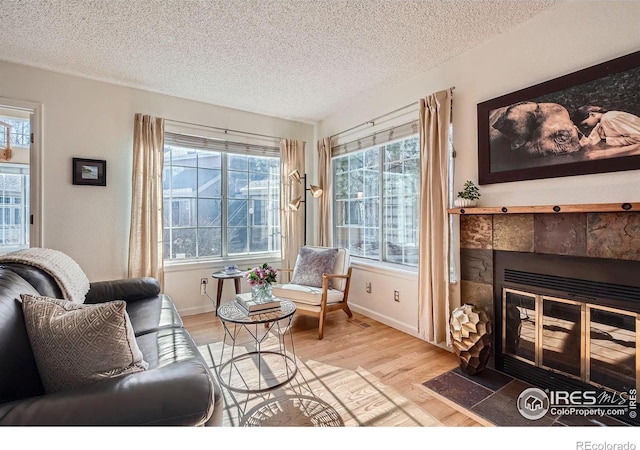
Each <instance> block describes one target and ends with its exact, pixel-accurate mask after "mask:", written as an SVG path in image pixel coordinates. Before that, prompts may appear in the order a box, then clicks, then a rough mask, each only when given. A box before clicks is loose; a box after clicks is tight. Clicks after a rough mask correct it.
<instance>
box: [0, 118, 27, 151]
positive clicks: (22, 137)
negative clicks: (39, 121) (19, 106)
mask: <svg viewBox="0 0 640 450" xmlns="http://www.w3.org/2000/svg"><path fill="white" fill-rule="evenodd" d="M0 122H4V123H6V124H8V125H10V126H11V128H10V131H9V143H10V144H11V145H10V147H11V148H29V147H30V146H31V122H30V120H29V119H21V118H16V117H8V116H1V115H0ZM3 130H4V128H3ZM6 147H7V136H6V134H4V133H0V148H6Z"/></svg>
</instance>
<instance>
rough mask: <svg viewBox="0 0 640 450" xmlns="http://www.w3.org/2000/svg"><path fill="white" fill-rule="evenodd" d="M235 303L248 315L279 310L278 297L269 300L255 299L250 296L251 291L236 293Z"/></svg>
mask: <svg viewBox="0 0 640 450" xmlns="http://www.w3.org/2000/svg"><path fill="white" fill-rule="evenodd" d="M236 303H237V304H238V306H240V309H242V310H243V311H244V312H246V313H247V315H249V316H252V315H254V314H264V313H268V312H273V311H279V310H280V299H278V298H275V297H273V299H272V300H270V301H266V302H265V301H257V300H253V299H252V298H251V292H248V293H246V294H238V295H236Z"/></svg>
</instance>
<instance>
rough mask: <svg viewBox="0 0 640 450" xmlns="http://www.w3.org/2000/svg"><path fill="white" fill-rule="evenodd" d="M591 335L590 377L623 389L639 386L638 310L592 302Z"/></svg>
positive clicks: (589, 350) (589, 354)
mask: <svg viewBox="0 0 640 450" xmlns="http://www.w3.org/2000/svg"><path fill="white" fill-rule="evenodd" d="M587 311H588V317H589V318H590V323H591V333H590V334H591V336H590V339H589V346H588V349H587V350H588V351H587V355H588V361H587V368H588V381H590V382H591V383H595V384H598V385H601V386H609V387H611V388H613V389H615V390H617V391H620V392H629V390H630V389H634V388H635V387H636V373H637V371H638V361H637V358H636V354H637V349H636V346H638V340H637V333H638V318H637V315H636V314H633V313H628V312H626V311H621V310H616V309H612V308H605V307H598V306H592V305H589V306H588V307H587Z"/></svg>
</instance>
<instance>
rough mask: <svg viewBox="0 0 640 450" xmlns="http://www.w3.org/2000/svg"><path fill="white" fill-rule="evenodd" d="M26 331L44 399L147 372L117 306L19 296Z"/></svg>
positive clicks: (115, 303)
mask: <svg viewBox="0 0 640 450" xmlns="http://www.w3.org/2000/svg"><path fill="white" fill-rule="evenodd" d="M21 298H22V310H23V312H24V320H25V326H26V329H27V334H28V336H29V342H30V343H31V349H32V350H33V356H34V357H35V360H36V365H37V366H38V372H39V373H40V378H41V380H42V385H43V387H44V390H45V392H46V393H52V392H58V391H64V390H68V389H73V388H77V387H81V386H86V385H89V384H93V383H96V382H98V381H101V380H105V379H108V378H112V377H117V376H120V375H124V374H127V373H133V372H141V371H143V370H146V369H147V368H148V364H147V363H146V362H145V361H144V360H143V359H142V352H141V351H140V349H139V348H138V344H137V342H136V339H135V336H134V333H133V327H132V326H131V322H130V321H129V316H128V315H127V311H126V309H125V307H126V303H125V302H124V301H122V300H116V301H112V302H105V303H98V304H93V305H83V304H79V303H75V302H71V301H68V300H60V299H54V298H49V297H37V296H32V295H26V294H23V295H21Z"/></svg>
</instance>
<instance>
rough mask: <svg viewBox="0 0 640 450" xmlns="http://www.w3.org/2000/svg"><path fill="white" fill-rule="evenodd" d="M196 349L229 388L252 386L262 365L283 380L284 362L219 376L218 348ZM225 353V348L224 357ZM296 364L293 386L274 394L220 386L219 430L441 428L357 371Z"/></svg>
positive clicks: (219, 345)
mask: <svg viewBox="0 0 640 450" xmlns="http://www.w3.org/2000/svg"><path fill="white" fill-rule="evenodd" d="M263 349H264V347H263ZM199 350H200V353H201V354H202V355H203V357H204V358H205V360H206V361H207V363H208V364H209V367H211V368H212V370H213V371H214V373H216V375H217V376H219V377H220V376H223V377H225V380H224V381H225V382H226V383H227V384H229V385H230V386H233V387H235V386H236V385H237V383H240V384H243V385H249V386H254V387H255V386H256V381H255V379H253V378H256V377H257V372H256V371H255V369H256V367H257V364H258V363H261V364H263V365H262V367H261V372H262V373H263V374H265V373H266V374H267V375H266V376H267V378H269V377H271V378H273V379H280V380H282V379H283V377H284V379H286V378H287V372H286V370H287V368H286V367H285V365H286V363H282V362H279V361H278V359H277V358H276V359H272V360H270V361H266V362H267V363H268V364H267V365H265V361H260V362H259V361H257V360H256V359H255V358H247V359H246V360H245V361H243V362H242V363H243V364H245V365H247V366H250V365H253V366H254V367H245V368H241V369H240V371H239V372H238V373H230V372H225V371H224V370H222V375H220V374H219V370H218V369H220V365H219V359H220V354H221V352H222V343H221V342H219V343H216V344H209V345H204V346H200V347H199ZM228 350H229V349H227V348H225V352H227V351H228ZM242 351H245V352H247V351H248V350H247V349H240V353H239V352H238V348H236V353H235V354H236V355H239V354H241V352H242ZM225 354H226V353H225ZM280 361H281V360H280ZM296 363H297V364H296V365H297V372H296V373H295V376H293V378H292V379H291V381H290V382H288V383H286V384H284V385H283V386H282V387H280V388H277V389H275V390H273V391H269V392H264V393H260V394H244V393H238V392H232V391H230V390H229V389H227V388H224V387H223V389H222V390H223V392H224V401H225V411H224V418H223V426H231V427H235V426H289V427H291V426H345V427H433V426H442V423H440V422H439V421H438V420H437V419H435V418H434V417H432V416H431V415H429V414H428V413H426V412H425V411H424V410H422V409H421V408H420V407H419V406H417V405H416V404H415V403H413V402H411V401H410V400H407V399H406V398H404V397H403V396H402V395H400V394H399V393H398V392H396V391H395V390H393V389H392V388H390V387H389V386H386V385H385V384H384V383H382V382H381V381H380V380H378V378H376V377H375V376H373V375H372V374H371V373H369V372H367V371H366V370H364V369H362V368H360V367H359V368H357V369H356V370H350V369H345V368H341V367H336V366H331V365H329V364H324V363H322V362H319V361H313V360H306V361H302V360H301V359H300V358H297V359H296ZM267 366H268V367H267ZM251 369H253V371H252V370H251ZM289 373H290V372H289ZM247 374H249V375H248V376H247ZM219 379H220V378H219Z"/></svg>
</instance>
